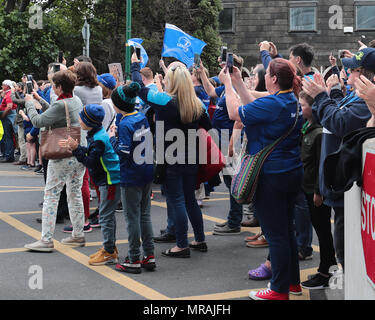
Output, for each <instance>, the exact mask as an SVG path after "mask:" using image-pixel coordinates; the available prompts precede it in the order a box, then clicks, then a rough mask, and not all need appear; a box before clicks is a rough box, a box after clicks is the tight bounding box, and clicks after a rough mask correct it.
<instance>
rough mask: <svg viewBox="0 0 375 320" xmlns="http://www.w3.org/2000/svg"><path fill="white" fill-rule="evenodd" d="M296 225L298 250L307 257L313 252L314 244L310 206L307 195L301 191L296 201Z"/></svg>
mask: <svg viewBox="0 0 375 320" xmlns="http://www.w3.org/2000/svg"><path fill="white" fill-rule="evenodd" d="M294 223H295V227H296V238H297V246H298V248H299V249H300V250H301V251H302V252H303V253H304V254H306V255H310V254H312V252H313V249H312V247H311V242H312V224H311V216H310V210H309V206H308V204H307V199H306V196H305V193H304V192H303V191H302V189H301V190H300V192H299V193H298V195H297V199H296V206H295V208H294Z"/></svg>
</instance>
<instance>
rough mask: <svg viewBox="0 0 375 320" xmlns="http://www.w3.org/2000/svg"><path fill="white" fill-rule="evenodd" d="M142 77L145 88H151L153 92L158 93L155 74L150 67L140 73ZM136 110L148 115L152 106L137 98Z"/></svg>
mask: <svg viewBox="0 0 375 320" xmlns="http://www.w3.org/2000/svg"><path fill="white" fill-rule="evenodd" d="M139 73H140V74H141V77H142V82H143V84H144V85H145V87H147V88H150V89H151V90H155V91H158V87H157V86H156V84H155V83H154V74H153V72H152V70H151V69H150V68H149V67H145V68H143V69H141V70H140V71H139ZM136 109H137V110H138V111H140V112H142V113H143V114H146V113H147V111H148V109H150V106H149V105H148V104H146V103H145V102H144V101H143V100H142V99H141V98H139V97H137V106H136Z"/></svg>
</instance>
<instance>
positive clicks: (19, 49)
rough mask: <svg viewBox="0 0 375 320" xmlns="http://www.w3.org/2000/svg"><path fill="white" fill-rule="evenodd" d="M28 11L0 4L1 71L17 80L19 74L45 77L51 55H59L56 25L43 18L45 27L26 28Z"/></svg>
mask: <svg viewBox="0 0 375 320" xmlns="http://www.w3.org/2000/svg"><path fill="white" fill-rule="evenodd" d="M29 19H30V15H29V14H28V12H20V11H17V10H14V11H12V12H9V13H5V10H4V8H0V34H1V35H2V36H1V37H0V75H1V77H2V79H4V78H10V79H15V80H18V81H20V79H21V77H22V74H23V73H27V74H34V76H35V77H36V78H46V71H47V65H48V64H49V63H50V62H51V59H52V58H51V57H53V56H55V57H57V55H58V51H59V49H58V46H57V45H56V39H58V37H59V29H58V28H57V27H56V26H55V25H54V24H53V23H51V21H50V20H49V19H44V21H43V23H44V29H42V30H38V29H30V28H29Z"/></svg>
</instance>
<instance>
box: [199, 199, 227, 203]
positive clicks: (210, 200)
mask: <svg viewBox="0 0 375 320" xmlns="http://www.w3.org/2000/svg"><path fill="white" fill-rule="evenodd" d="M225 200H229V198H211V199H203V201H204V202H213V201H225Z"/></svg>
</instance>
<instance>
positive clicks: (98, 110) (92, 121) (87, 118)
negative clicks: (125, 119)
mask: <svg viewBox="0 0 375 320" xmlns="http://www.w3.org/2000/svg"><path fill="white" fill-rule="evenodd" d="M104 115H105V111H104V108H103V107H102V106H100V105H98V104H88V105H86V106H84V107H83V110H82V111H81V112H80V113H79V116H80V117H81V120H82V122H83V123H84V124H85V125H86V126H88V127H90V128H97V127H100V126H101V125H102V121H103V119H104Z"/></svg>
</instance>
